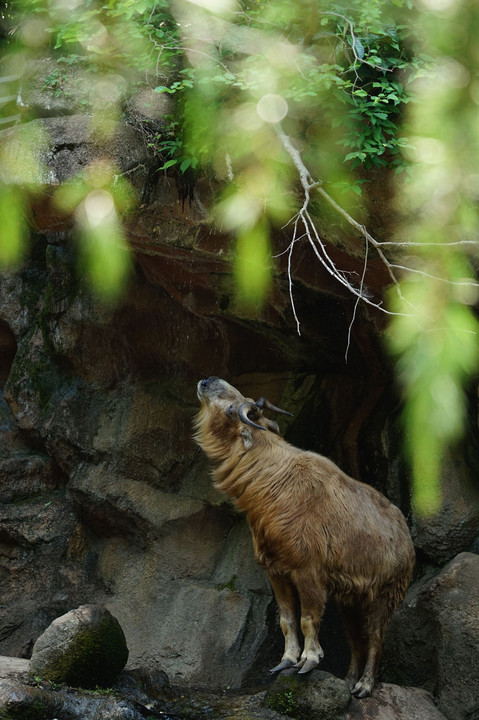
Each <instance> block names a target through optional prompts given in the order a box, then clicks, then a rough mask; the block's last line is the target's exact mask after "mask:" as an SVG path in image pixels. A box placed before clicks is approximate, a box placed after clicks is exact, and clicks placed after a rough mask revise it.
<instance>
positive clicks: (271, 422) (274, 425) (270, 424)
mask: <svg viewBox="0 0 479 720" xmlns="http://www.w3.org/2000/svg"><path fill="white" fill-rule="evenodd" d="M266 424H267V425H268V430H271V432H274V433H276V435H279V425H278V423H275V421H274V420H268V421H267V423H266Z"/></svg>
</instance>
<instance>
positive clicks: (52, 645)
mask: <svg viewBox="0 0 479 720" xmlns="http://www.w3.org/2000/svg"><path fill="white" fill-rule="evenodd" d="M127 660H128V648H127V645H126V640H125V636H124V634H123V630H122V629H121V627H120V624H119V622H118V621H117V620H116V619H115V618H114V617H113V616H112V615H111V613H110V612H109V611H108V610H107V609H106V608H104V607H102V606H99V605H82V606H81V607H79V608H77V609H76V610H71V611H70V612H69V613H67V614H66V615H62V617H60V618H57V619H56V620H54V621H53V622H52V624H51V625H50V626H49V627H48V628H47V629H46V630H45V632H44V633H43V635H41V636H40V637H39V638H38V640H37V642H36V643H35V645H34V648H33V653H32V658H31V661H30V672H31V674H32V675H35V676H39V677H41V678H42V679H43V680H49V681H50V682H54V683H58V684H61V683H66V684H67V685H71V686H73V687H82V688H96V687H100V688H106V687H110V686H111V685H112V684H113V683H114V682H115V680H116V678H117V677H118V675H119V673H120V672H121V670H122V669H123V668H124V667H125V665H126V662H127Z"/></svg>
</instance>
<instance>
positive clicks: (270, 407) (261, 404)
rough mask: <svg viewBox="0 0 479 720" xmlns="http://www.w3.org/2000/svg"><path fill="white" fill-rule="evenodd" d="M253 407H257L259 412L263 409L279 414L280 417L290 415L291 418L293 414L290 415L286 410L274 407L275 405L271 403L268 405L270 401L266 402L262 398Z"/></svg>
mask: <svg viewBox="0 0 479 720" xmlns="http://www.w3.org/2000/svg"><path fill="white" fill-rule="evenodd" d="M255 405H256V407H259V409H260V410H263V409H264V408H265V409H266V410H274V412H277V413H281V414H282V415H290V416H291V417H293V413H290V412H288V411H287V410H281V408H279V407H276V405H273V403H270V401H269V400H266V398H264V397H261V398H260V399H259V400H257V401H256V403H255Z"/></svg>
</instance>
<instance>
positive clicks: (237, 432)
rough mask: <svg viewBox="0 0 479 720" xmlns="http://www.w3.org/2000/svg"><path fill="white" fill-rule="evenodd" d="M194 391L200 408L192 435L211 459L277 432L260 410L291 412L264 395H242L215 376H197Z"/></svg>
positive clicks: (258, 441) (274, 425) (224, 457)
mask: <svg viewBox="0 0 479 720" xmlns="http://www.w3.org/2000/svg"><path fill="white" fill-rule="evenodd" d="M197 392H198V398H199V400H200V402H201V409H200V412H199V413H198V416H197V418H196V429H197V432H196V435H195V439H196V441H197V442H198V444H199V445H200V446H201V447H202V448H203V450H204V451H205V453H206V454H207V455H208V456H209V457H210V458H211V459H212V460H225V459H226V458H227V457H230V456H231V455H234V454H235V453H243V452H244V451H245V450H250V449H251V448H252V447H253V446H254V445H255V444H258V443H261V442H262V441H264V440H265V439H266V435H267V434H269V433H274V434H276V435H278V434H279V428H278V425H277V424H276V423H275V422H274V421H273V420H269V419H268V418H267V417H264V415H263V410H265V409H266V410H273V411H275V412H278V413H283V414H284V415H291V413H289V412H287V411H286V410H281V408H278V407H276V406H275V405H272V404H271V403H270V402H269V401H268V400H266V399H265V398H260V399H259V400H257V401H256V402H255V401H254V400H252V399H251V398H246V397H244V396H243V395H242V394H241V393H240V392H239V390H237V389H236V388H234V387H233V386H232V385H230V384H229V383H227V382H226V381H225V380H221V379H220V378H217V377H209V378H206V379H205V380H200V382H199V383H198V386H197ZM262 436H263V437H262Z"/></svg>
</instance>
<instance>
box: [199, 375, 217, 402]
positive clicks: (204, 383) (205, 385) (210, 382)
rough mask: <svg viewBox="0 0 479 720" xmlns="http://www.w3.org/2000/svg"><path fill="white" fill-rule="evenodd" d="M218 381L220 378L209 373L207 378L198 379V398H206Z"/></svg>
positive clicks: (213, 390) (212, 391)
mask: <svg viewBox="0 0 479 720" xmlns="http://www.w3.org/2000/svg"><path fill="white" fill-rule="evenodd" d="M219 383H220V380H219V378H217V377H216V376H215V375H211V377H209V378H204V379H203V380H200V381H199V383H198V385H197V393H198V398H199V399H200V400H202V399H206V398H208V397H209V396H210V395H211V393H214V392H215V388H217V387H218V384H219Z"/></svg>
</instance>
